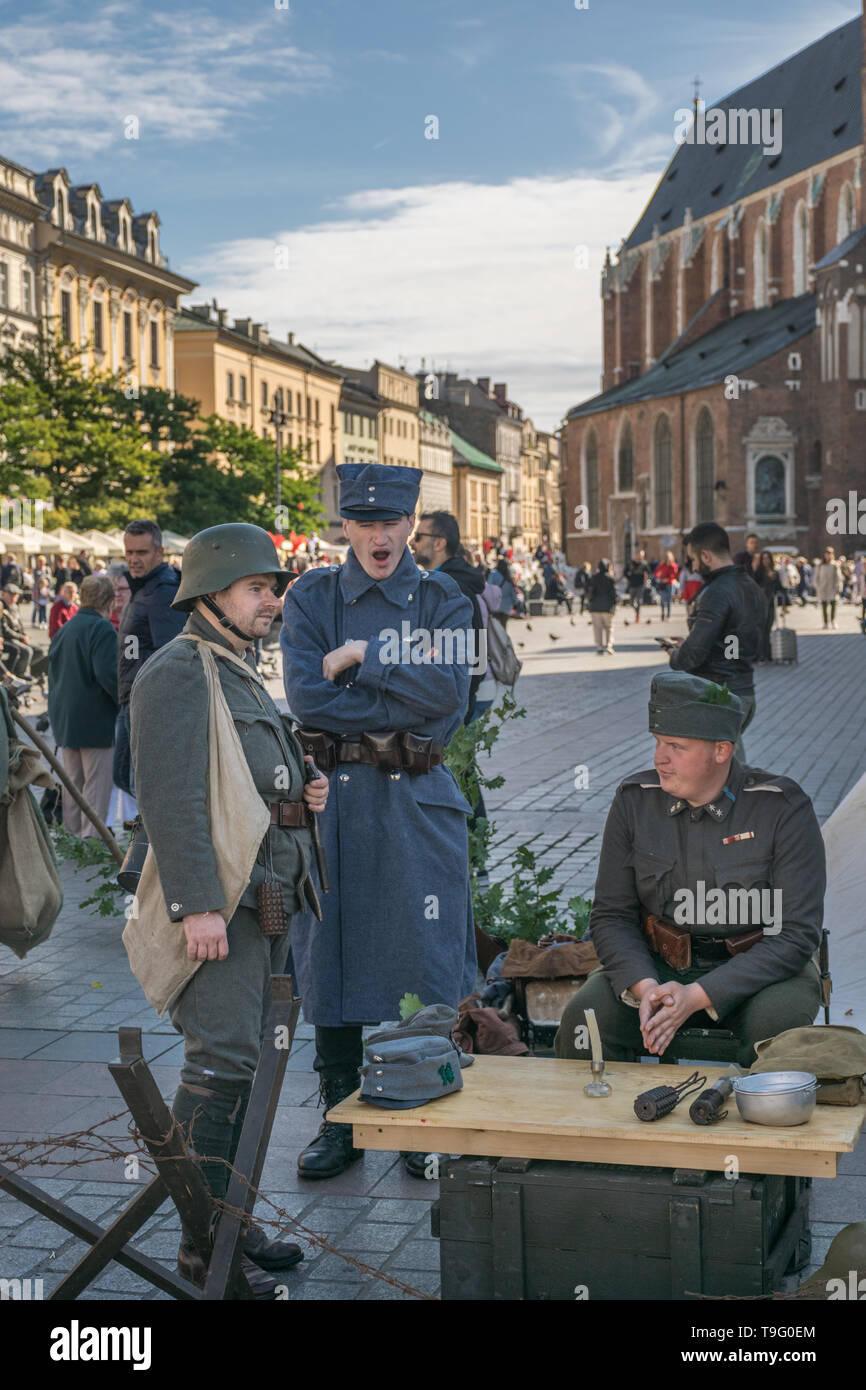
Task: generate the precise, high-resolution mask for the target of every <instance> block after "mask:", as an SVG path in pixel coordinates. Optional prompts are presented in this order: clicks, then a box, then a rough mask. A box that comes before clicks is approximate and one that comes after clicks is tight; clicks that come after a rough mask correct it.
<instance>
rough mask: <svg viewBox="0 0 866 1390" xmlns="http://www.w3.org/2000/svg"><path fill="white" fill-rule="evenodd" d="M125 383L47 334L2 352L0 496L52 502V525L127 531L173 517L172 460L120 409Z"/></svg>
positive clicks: (49, 521) (48, 519) (49, 518)
mask: <svg viewBox="0 0 866 1390" xmlns="http://www.w3.org/2000/svg"><path fill="white" fill-rule="evenodd" d="M120 380H121V379H120V376H119V375H117V374H114V375H112V374H106V373H100V372H89V373H87V374H86V375H85V373H84V372H83V370H82V367H81V351H80V349H77V348H74V347H72V346H70V345H69V344H67V343H64V342H63V341H62V340H61V339H60V338H59V337H57V336H54V335H49V334H47V333H45V332H44V331H40V332H39V334H38V335H37V337H36V339H35V341H33V342H30V343H22V344H20V345H19V346H17V347H12V346H6V347H4V348H3V349H2V350H0V492H2V493H8V494H13V495H14V494H16V493H21V494H23V495H26V496H28V497H33V498H35V499H39V498H45V499H48V498H51V499H53V508H52V510H51V511H48V512H46V513H45V521H44V524H45V525H47V526H49V527H51V526H56V525H67V526H72V527H78V528H85V527H90V526H95V527H99V528H105V527H110V526H115V525H124V524H125V523H126V521H127V520H128V519H129V517H130V516H131V515H133V514H135V513H137V514H139V515H142V514H143V515H150V516H153V515H157V514H160V513H165V512H166V511H167V510H168V507H169V504H170V500H171V493H170V489H169V485H167V484H166V482H165V480H164V479H163V477H162V466H163V461H164V460H163V457H162V456H161V455H160V454H159V453H158V452H156V451H155V450H154V449H153V448H152V447H151V445H150V443H149V441H148V439H147V438H146V437H145V435H144V433H143V431H142V429H141V425H140V423H139V422H138V421H137V420H136V419H135V418H134V417H132V416H130V415H129V414H128V413H126V412H125V411H124V410H123V409H122V408H121V406H120V402H121V401H122V400H123V392H122V388H121V385H120Z"/></svg>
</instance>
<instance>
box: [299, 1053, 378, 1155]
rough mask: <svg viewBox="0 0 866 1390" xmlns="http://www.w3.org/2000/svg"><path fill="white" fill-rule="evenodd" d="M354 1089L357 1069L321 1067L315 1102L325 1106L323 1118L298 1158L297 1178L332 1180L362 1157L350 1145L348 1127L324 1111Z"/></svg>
mask: <svg viewBox="0 0 866 1390" xmlns="http://www.w3.org/2000/svg"><path fill="white" fill-rule="evenodd" d="M357 1089H358V1071H357V1068H354V1067H353V1068H352V1069H351V1070H350V1069H348V1068H346V1067H342V1068H339V1067H322V1068H321V1070H320V1077H319V1099H320V1102H323V1103H324V1106H325V1119H324V1121H323V1122H322V1124H321V1125H320V1126H319V1132H318V1134H317V1135H316V1137H315V1139H314V1140H313V1141H312V1143H310V1144H308V1145H307V1147H306V1148H305V1149H304V1150H302V1152H301V1153H300V1154H299V1155H298V1176H299V1177H301V1178H335V1177H336V1176H337V1174H338V1173H342V1172H344V1171H345V1170H346V1169H347V1168H348V1167H349V1166H350V1165H351V1164H352V1163H355V1162H357V1160H358V1159H359V1158H363V1156H364V1151H363V1149H356V1148H353V1146H352V1126H351V1125H341V1124H337V1123H336V1122H335V1121H333V1120H329V1119H328V1118H327V1114H328V1111H329V1110H330V1109H332V1108H333V1106H335V1105H338V1104H339V1102H340V1101H341V1100H345V1099H346V1096H350V1095H351V1094H352V1092H353V1091H356V1090H357Z"/></svg>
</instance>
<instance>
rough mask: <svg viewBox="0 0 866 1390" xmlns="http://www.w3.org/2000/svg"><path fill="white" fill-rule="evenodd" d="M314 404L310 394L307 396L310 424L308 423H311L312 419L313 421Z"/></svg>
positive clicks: (308, 421)
mask: <svg viewBox="0 0 866 1390" xmlns="http://www.w3.org/2000/svg"><path fill="white" fill-rule="evenodd" d="M312 406H313V402H312V401H311V400H310V397H309V396H308V397H307V424H308V425H309V423H310V421H311V420H312V418H313V415H312Z"/></svg>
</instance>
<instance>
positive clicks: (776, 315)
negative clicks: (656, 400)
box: [566, 294, 815, 420]
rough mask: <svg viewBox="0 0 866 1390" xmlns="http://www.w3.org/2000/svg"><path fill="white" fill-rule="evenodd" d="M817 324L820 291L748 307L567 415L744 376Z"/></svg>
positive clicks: (592, 412) (574, 417) (590, 412)
mask: <svg viewBox="0 0 866 1390" xmlns="http://www.w3.org/2000/svg"><path fill="white" fill-rule="evenodd" d="M814 326H815V296H814V294H801V295H798V296H797V298H796V299H786V300H784V301H783V302H782V303H781V304H774V305H773V306H772V308H769V309H749V310H747V311H746V312H745V313H743V314H737V316H736V318H732V319H727V320H726V321H725V322H724V323H721V324H719V326H718V327H717V328H714V329H712V330H711V331H710V332H709V333H705V334H704V336H703V337H702V338H697V339H695V340H694V341H693V342H691V343H687V344H686V346H685V347H684V348H682V349H681V350H680V351H679V352H677V351H676V350H675V349H676V344H674V345H673V347H672V348H670V349H669V350H668V351H667V352H666V353H665V355H664V357H662V358H660V359H659V361H658V362H656V363H654V364H653V366H652V367H650V369H649V371H647V372H644V373H643V375H642V376H638V377H634V378H633V379H632V380H631V381H624V382H623V383H622V384H621V385H619V386H613V387H611V389H610V390H609V391H603V392H602V393H601V395H599V396H593V398H592V400H589V401H584V402H583V403H582V404H581V405H576V406H573V407H572V409H571V410H570V411H569V412H568V414H567V416H566V419H567V420H577V419H579V418H580V417H581V416H583V415H596V414H598V413H600V412H601V411H603V410H614V409H617V408H618V407H619V406H624V405H631V404H632V403H633V402H634V401H648V400H652V399H653V397H654V396H671V395H678V394H681V393H683V392H685V391H695V390H697V389H698V387H701V386H715V385H718V384H719V383H720V382H723V381H724V379H725V377H726V376H731V375H741V374H742V373H743V372H747V371H748V370H749V369H750V368H751V367H754V366H755V365H756V364H757V363H758V362H763V361H764V360H765V358H767V357H772V356H773V355H774V354H775V353H777V352H780V351H781V350H782V349H783V348H785V347H787V346H789V345H790V344H793V343H795V342H796V341H797V339H798V338H803V337H805V335H806V334H807V333H810V332H811V331H812V329H813V328H814Z"/></svg>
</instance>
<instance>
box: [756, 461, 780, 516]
mask: <svg viewBox="0 0 866 1390" xmlns="http://www.w3.org/2000/svg"><path fill="white" fill-rule="evenodd" d="M786 510H787V509H786V507H785V465H784V463H783V462H782V460H781V459H780V458H776V456H775V454H764V456H763V458H759V459H758V462H757V463H756V464H755V516H756V517H783V516H784V515H785V513H786Z"/></svg>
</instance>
